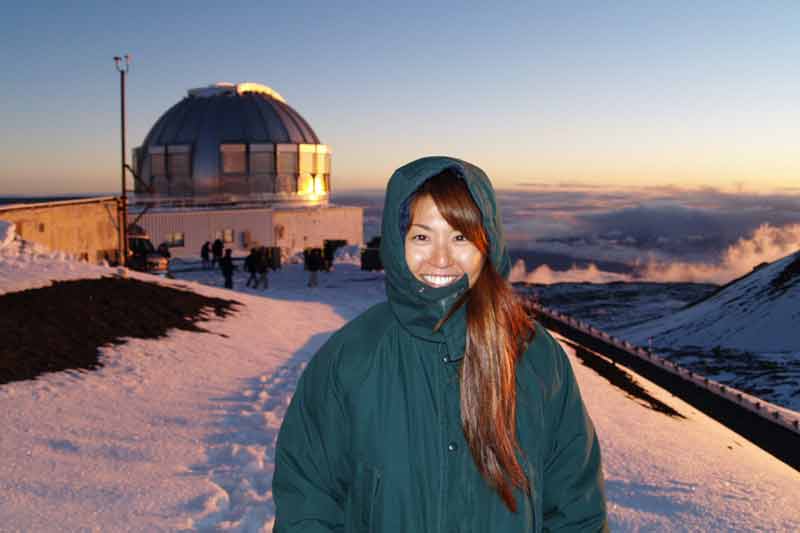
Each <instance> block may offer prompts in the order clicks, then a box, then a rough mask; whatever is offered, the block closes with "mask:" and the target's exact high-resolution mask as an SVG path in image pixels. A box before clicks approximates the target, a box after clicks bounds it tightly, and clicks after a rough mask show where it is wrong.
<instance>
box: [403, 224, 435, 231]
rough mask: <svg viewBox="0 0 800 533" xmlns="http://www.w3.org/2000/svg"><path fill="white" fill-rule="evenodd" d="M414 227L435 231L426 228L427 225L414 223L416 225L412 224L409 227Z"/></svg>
mask: <svg viewBox="0 0 800 533" xmlns="http://www.w3.org/2000/svg"><path fill="white" fill-rule="evenodd" d="M414 226H419V227H420V228H422V229H424V230H428V231H433V230H432V229H431V228H430V227H429V226H426V225H425V224H418V223H414V224H411V226H409V227H412V228H413V227H414Z"/></svg>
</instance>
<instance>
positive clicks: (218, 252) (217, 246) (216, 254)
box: [211, 239, 224, 268]
mask: <svg viewBox="0 0 800 533" xmlns="http://www.w3.org/2000/svg"><path fill="white" fill-rule="evenodd" d="M223 248H224V245H223V244H222V240H221V239H214V244H212V245H211V268H214V267H215V266H216V265H217V264H218V263H219V262H220V260H221V259H222V249H223Z"/></svg>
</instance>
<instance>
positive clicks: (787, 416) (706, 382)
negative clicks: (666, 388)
mask: <svg viewBox="0 0 800 533" xmlns="http://www.w3.org/2000/svg"><path fill="white" fill-rule="evenodd" d="M530 305H531V306H532V307H533V308H534V309H535V310H536V312H537V313H542V314H544V315H547V316H548V317H550V318H551V319H553V320H557V321H559V322H562V323H564V324H567V325H569V326H570V327H572V328H575V329H577V330H579V331H581V332H582V333H584V334H586V335H589V336H591V337H594V338H595V339H597V340H599V341H601V342H604V343H607V344H610V345H612V346H615V347H617V348H619V349H621V350H624V351H625V352H626V353H628V354H630V355H632V356H635V357H638V358H639V359H643V360H645V361H648V362H650V363H652V364H654V365H656V366H658V367H660V368H663V369H664V370H666V371H668V372H670V373H672V374H674V375H676V376H678V377H680V378H681V379H683V380H685V381H690V382H692V383H693V384H695V385H697V386H699V387H701V388H704V389H706V390H708V391H710V392H712V393H714V394H715V395H717V396H721V397H722V398H725V399H726V400H728V401H731V402H733V403H735V404H738V405H740V406H742V407H744V408H745V409H747V410H748V411H751V412H752V413H755V414H757V415H758V416H760V417H761V418H764V419H765V420H768V421H769V422H771V423H773V424H778V425H780V426H783V427H785V428H786V429H789V430H791V431H792V432H794V433H796V434H798V435H800V412H797V411H794V410H792V409H789V408H786V407H783V406H780V405H775V404H774V403H770V402H768V401H766V400H763V399H761V398H759V397H757V396H753V395H751V394H748V393H746V392H744V391H741V390H739V389H736V388H734V387H731V386H728V385H724V384H722V383H719V382H717V381H714V380H712V379H709V378H707V377H704V376H701V375H699V374H697V373H695V372H692V371H691V370H689V369H687V368H684V367H682V366H681V365H679V364H677V363H675V362H673V361H670V360H668V359H666V358H664V357H661V356H659V355H657V354H655V353H652V352H650V351H648V350H645V349H644V348H641V347H638V346H634V345H633V344H631V343H630V342H628V341H626V340H622V339H618V338H616V337H614V336H613V335H609V334H608V333H606V332H604V331H601V330H599V329H597V328H595V327H594V326H592V325H590V324H586V323H584V322H582V321H580V320H576V319H574V318H572V317H570V316H568V315H565V314H563V313H559V312H558V311H556V310H554V309H549V308H547V307H545V306H543V305H541V304H538V303H536V302H531V304H530Z"/></svg>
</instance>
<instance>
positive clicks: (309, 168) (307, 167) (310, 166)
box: [299, 144, 316, 189]
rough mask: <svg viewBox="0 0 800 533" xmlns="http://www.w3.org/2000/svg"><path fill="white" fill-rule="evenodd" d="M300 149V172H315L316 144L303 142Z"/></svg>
mask: <svg viewBox="0 0 800 533" xmlns="http://www.w3.org/2000/svg"><path fill="white" fill-rule="evenodd" d="M299 149H300V157H299V159H300V173H301V174H303V173H305V174H313V173H314V152H315V151H316V145H314V144H301V145H300V146H299ZM301 189H302V187H301Z"/></svg>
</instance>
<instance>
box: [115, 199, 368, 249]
mask: <svg viewBox="0 0 800 533" xmlns="http://www.w3.org/2000/svg"><path fill="white" fill-rule="evenodd" d="M363 216H364V213H363V209H362V208H360V207H309V208H283V209H281V208H277V209H275V208H261V209H217V210H178V209H176V210H173V211H166V210H164V211H150V212H147V213H145V215H144V216H142V218H140V219H139V221H138V222H136V224H137V225H139V226H141V227H142V228H144V230H145V231H146V232H147V233H148V234H149V235H150V240H151V241H152V242H153V245H154V246H158V245H159V244H160V243H161V242H164V241H165V240H167V238H168V235H169V234H172V233H176V232H180V233H183V235H184V246H182V247H171V248H170V251H171V253H172V255H173V256H174V257H186V258H189V257H199V256H200V248H201V247H202V246H203V243H204V242H206V241H211V242H213V241H214V239H215V238H216V234H217V232H219V233H220V234H224V232H225V230H226V229H227V230H232V234H233V242H226V243H225V247H226V248H231V249H232V250H233V251H234V254H241V253H243V252H246V251H247V250H249V249H250V248H252V247H255V246H280V247H281V248H282V249H283V250H284V252H285V253H286V254H293V253H297V252H299V251H302V250H303V249H304V248H308V247H322V245H323V242H324V241H325V239H343V240H346V241H347V243H348V244H357V245H362V244H363V242H364V234H363ZM135 219H136V214H129V216H128V221H129V223H130V222H133V221H134V220H135Z"/></svg>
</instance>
